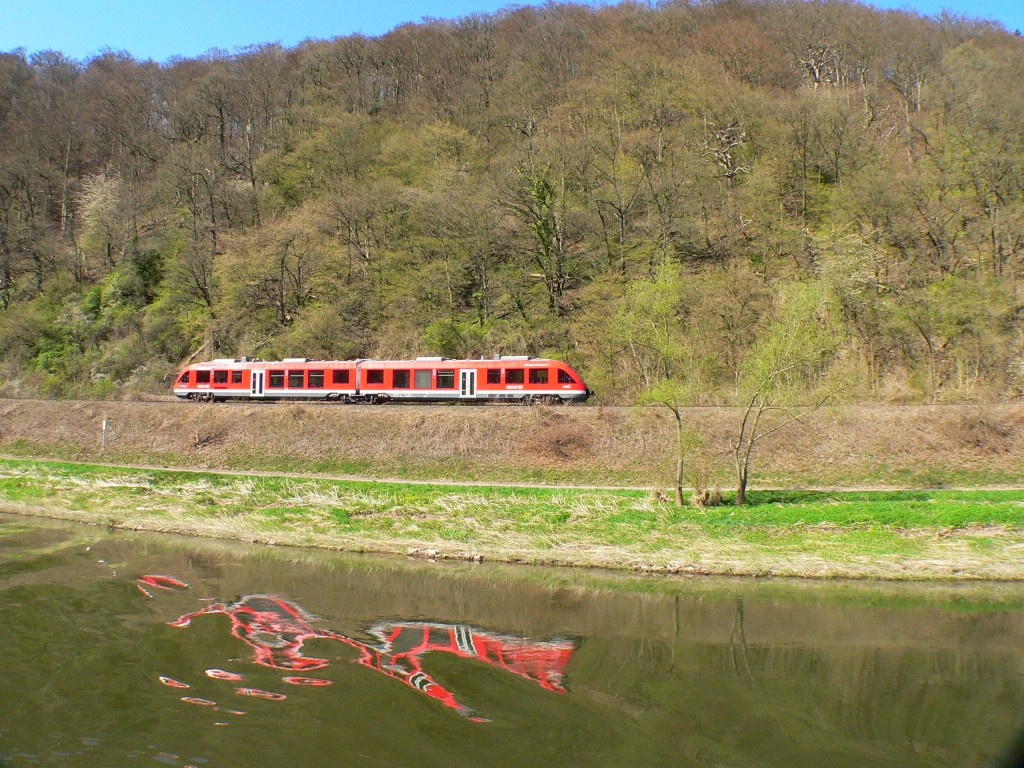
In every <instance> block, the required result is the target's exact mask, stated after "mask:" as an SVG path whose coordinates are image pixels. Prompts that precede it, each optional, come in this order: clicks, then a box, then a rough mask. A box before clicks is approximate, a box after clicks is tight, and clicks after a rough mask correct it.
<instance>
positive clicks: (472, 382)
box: [459, 368, 476, 400]
mask: <svg viewBox="0 0 1024 768" xmlns="http://www.w3.org/2000/svg"><path fill="white" fill-rule="evenodd" d="M475 397H476V369H473V368H470V369H466V368H463V369H462V370H461V371H459V398H464V399H467V400H468V399H470V398H475Z"/></svg>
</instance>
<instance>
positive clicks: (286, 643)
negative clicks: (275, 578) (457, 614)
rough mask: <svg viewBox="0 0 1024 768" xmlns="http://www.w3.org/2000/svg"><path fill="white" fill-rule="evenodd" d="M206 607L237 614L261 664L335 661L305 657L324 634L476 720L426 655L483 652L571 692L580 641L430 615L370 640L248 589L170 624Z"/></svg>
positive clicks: (289, 666) (237, 632)
mask: <svg viewBox="0 0 1024 768" xmlns="http://www.w3.org/2000/svg"><path fill="white" fill-rule="evenodd" d="M207 613H223V614H225V615H227V616H228V617H229V618H230V619H231V633H232V634H233V635H234V636H235V637H237V638H238V639H240V640H242V641H244V642H245V643H246V644H248V645H249V646H250V647H251V648H252V649H253V652H254V655H255V659H254V660H255V662H256V663H257V664H262V665H263V666H267V667H272V668H274V669H283V670H288V671H309V670H313V669H319V668H321V667H325V666H327V665H328V664H329V663H330V662H329V661H328V660H327V659H319V658H313V657H307V656H303V654H302V646H303V644H304V643H305V642H306V641H307V640H314V639H320V638H324V639H330V640H337V641H339V642H342V643H344V644H346V645H348V646H350V647H352V648H354V649H356V650H357V651H358V652H359V658H358V659H356V662H357V663H358V664H361V665H363V666H365V667H369V668H370V669H374V670H376V671H378V672H381V673H383V674H385V675H387V676H388V677H391V678H394V679H396V680H400V681H401V682H403V683H405V684H406V685H408V686H409V687H410V688H413V689H415V690H417V691H420V692H421V693H425V694H426V695H428V696H430V697H431V698H434V699H437V700H438V701H440V702H441V703H443V704H444V705H445V706H447V707H451V708H452V709H454V710H455V711H456V712H458V713H459V714H461V715H464V716H466V717H470V718H471V719H473V720H481V719H482V718H478V717H474V716H473V710H471V709H470V708H469V707H467V706H465V705H464V704H461V703H460V702H459V701H458V700H457V699H456V698H455V696H454V694H453V693H452V692H451V691H449V690H448V689H447V688H445V687H444V686H443V685H441V684H440V683H438V682H437V681H436V680H434V678H432V677H431V676H430V675H429V674H427V673H426V672H425V671H424V669H423V658H422V657H423V655H424V654H426V653H429V652H441V653H451V654H454V655H456V656H458V657H460V658H465V659H478V660H480V661H482V662H484V663H486V664H489V665H491V666H492V667H497V668H499V669H505V670H507V671H509V672H512V673H514V674H516V675H519V676H520V677H524V678H526V679H527V680H530V681H532V682H534V683H536V684H538V685H540V686H541V687H542V688H545V689H547V690H549V691H557V692H560V693H561V692H564V691H565V688H564V687H563V685H562V680H563V676H564V673H565V667H566V665H568V663H569V659H570V658H571V657H572V654H573V651H574V645H573V643H572V642H570V641H567V640H548V641H530V640H526V639H523V638H517V637H511V636H508V635H500V634H494V633H491V632H484V631H479V630H476V629H473V628H472V627H468V626H463V625H455V624H434V623H427V622H390V623H382V624H377V625H375V626H373V627H371V628H370V630H369V632H370V634H371V635H373V636H374V637H375V638H377V642H370V643H365V642H362V641H360V640H356V639H354V638H351V637H348V636H346V635H342V634H340V633H337V632H333V631H331V630H320V629H314V628H313V627H312V626H311V624H310V617H309V616H308V614H306V613H305V612H304V611H303V610H302V608H300V607H299V606H297V605H295V604H294V603H289V602H287V601H286V600H283V599H281V598H279V597H274V596H272V595H247V596H246V597H243V598H241V599H240V600H238V601H236V602H234V603H213V604H211V605H209V606H207V607H206V608H203V609H202V610H199V611H195V612H194V613H189V614H186V615H184V616H182V617H181V618H179V619H177V620H176V621H173V622H170V624H171V626H173V627H186V626H188V625H189V624H190V623H191V621H192V620H193V619H194V618H195V617H197V616H201V615H203V614H207ZM218 671H219V670H218ZM285 681H286V682H293V683H297V684H305V685H311V684H312V685H315V684H317V682H318V681H317V680H316V679H315V678H297V677H291V678H289V677H286V678H285ZM322 682H326V681H322Z"/></svg>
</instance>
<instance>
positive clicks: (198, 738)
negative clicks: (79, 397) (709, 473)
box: [0, 516, 1024, 768]
mask: <svg viewBox="0 0 1024 768" xmlns="http://www.w3.org/2000/svg"><path fill="white" fill-rule="evenodd" d="M0 626H2V627H3V630H2V631H3V638H4V642H3V653H2V655H0V680H2V681H3V685H2V690H3V695H2V697H0V766H9V767H10V768H14V767H16V766H30V765H31V766H34V765H42V766H88V767H90V768H91V767H93V766H110V767H114V768H118V767H120V766H154V765H161V764H164V765H173V766H180V767H181V768H185V767H187V766H194V767H196V768H200V767H201V768H215V767H219V766H239V767H240V766H258V765H259V766H302V767H303V768H313V767H315V766H361V767H362V766H387V767H389V768H394V767H397V766H403V767H412V766H446V768H453V767H457V766H484V765H486V766H488V767H489V768H491V767H493V766H525V765H529V766H616V767H620V766H709V767H711V766H714V767H716V768H721V767H723V766H737V767H738V766H743V767H744V768H749V767H751V766H765V767H766V768H767V767H773V766H780V767H781V766H786V768H794V767H800V766H828V767H829V768H840V767H841V766H851V767H852V766H857V768H863V767H865V766H886V768H889V767H891V766H902V767H910V766H988V765H992V764H993V762H994V761H996V760H997V757H998V755H999V754H1000V752H1001V751H1002V750H1003V749H1004V748H1005V747H1006V745H1007V744H1009V743H1010V742H1011V741H1012V740H1013V739H1014V736H1015V733H1016V732H1017V729H1018V728H1019V727H1020V726H1021V725H1022V724H1024V586H1019V585H1000V584H941V585H937V584H880V583H861V582H856V583H852V582H831V583H830V582H800V581H780V580H771V579H760V580H757V579H710V578H689V579H687V578H665V577H650V576H647V577H640V576H624V575H614V574H603V573H596V572H588V571H576V572H573V571H566V570H555V569H550V570H546V569H528V568H525V567H512V566H499V565H492V564H488V563H483V564H448V563H429V562H422V561H411V560H404V559H382V558H375V557H367V556H359V555H346V554H339V553H329V552H318V551H310V550H300V549H288V548H272V547H258V546H250V545H244V544H236V543H226V542H217V541H206V540H196V539H187V538H180V537H174V536H160V535H154V534H145V535H144V534H131V533H124V532H117V531H111V530H106V529H103V528H97V527H91V526H81V525H75V524H66V523H60V522H56V521H48V520H44V519H41V518H31V517H14V516H0Z"/></svg>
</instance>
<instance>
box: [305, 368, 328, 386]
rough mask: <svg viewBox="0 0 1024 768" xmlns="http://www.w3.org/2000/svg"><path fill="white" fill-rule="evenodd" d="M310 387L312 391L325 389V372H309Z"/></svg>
mask: <svg viewBox="0 0 1024 768" xmlns="http://www.w3.org/2000/svg"><path fill="white" fill-rule="evenodd" d="M308 375H309V384H308V385H307V386H309V387H310V388H311V389H323V386H324V372H323V371H310V372H309V374H308Z"/></svg>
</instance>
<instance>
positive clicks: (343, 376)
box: [331, 369, 348, 384]
mask: <svg viewBox="0 0 1024 768" xmlns="http://www.w3.org/2000/svg"><path fill="white" fill-rule="evenodd" d="M331 383H332V384H348V371H339V370H337V369H335V370H333V371H331Z"/></svg>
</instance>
